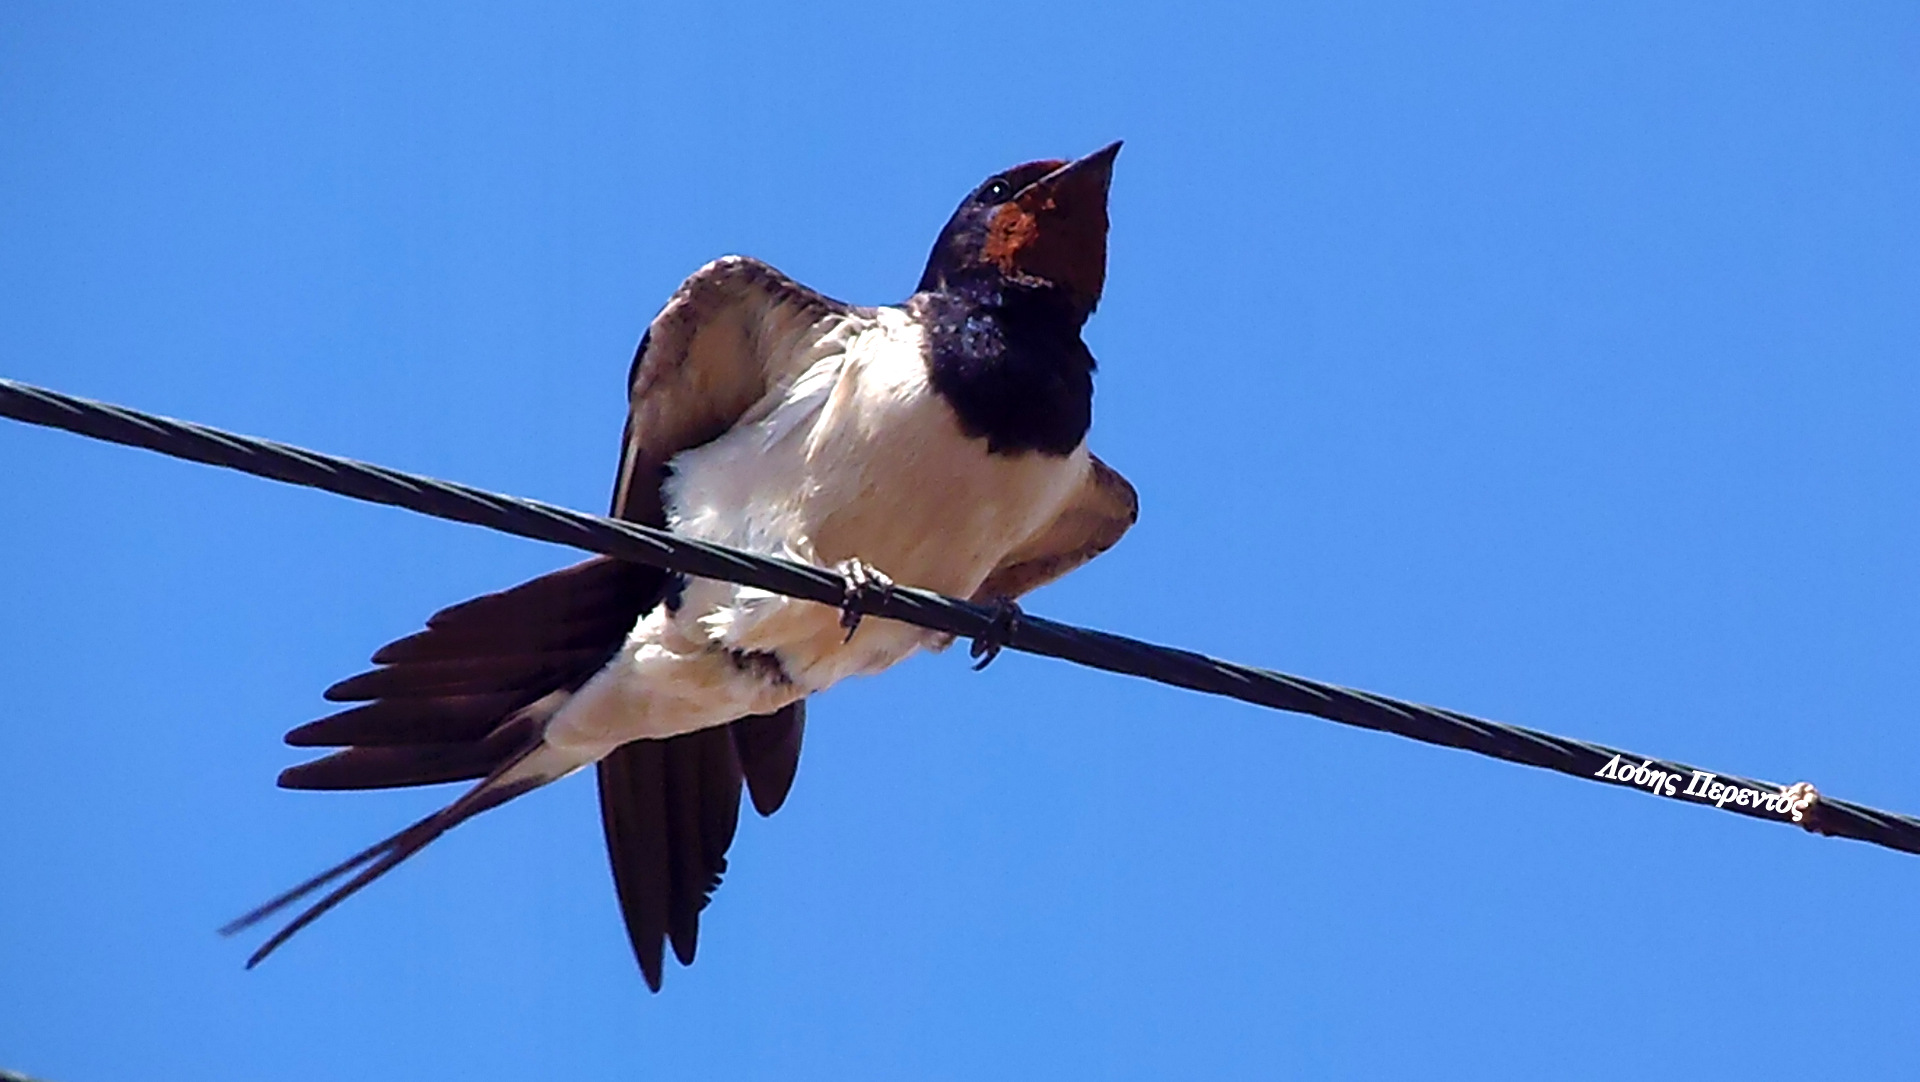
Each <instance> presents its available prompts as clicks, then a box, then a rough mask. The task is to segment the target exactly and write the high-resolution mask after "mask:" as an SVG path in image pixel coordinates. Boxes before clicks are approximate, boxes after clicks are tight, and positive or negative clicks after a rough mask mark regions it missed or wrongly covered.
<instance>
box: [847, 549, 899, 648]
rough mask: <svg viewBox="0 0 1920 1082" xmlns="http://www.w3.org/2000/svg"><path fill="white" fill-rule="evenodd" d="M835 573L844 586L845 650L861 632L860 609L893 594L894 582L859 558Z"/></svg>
mask: <svg viewBox="0 0 1920 1082" xmlns="http://www.w3.org/2000/svg"><path fill="white" fill-rule="evenodd" d="M833 569H834V570H835V571H838V572H839V573H840V580H841V582H843V583H844V584H845V589H844V592H843V593H842V594H841V596H840V626H841V627H844V628H846V629H847V637H846V638H844V639H841V640H840V643H841V645H843V646H844V645H846V644H847V643H850V642H852V641H853V633H854V632H856V631H858V630H860V617H861V612H860V606H862V605H864V604H867V603H870V602H872V601H873V600H874V599H875V598H879V597H885V596H887V595H888V594H890V593H892V592H893V580H892V579H890V578H888V577H887V576H885V575H883V574H881V573H880V570H879V569H878V568H876V567H874V566H873V565H872V564H869V563H867V562H866V561H865V560H861V559H859V558H857V557H856V558H854V559H851V560H842V561H840V562H839V563H837V564H835V565H833Z"/></svg>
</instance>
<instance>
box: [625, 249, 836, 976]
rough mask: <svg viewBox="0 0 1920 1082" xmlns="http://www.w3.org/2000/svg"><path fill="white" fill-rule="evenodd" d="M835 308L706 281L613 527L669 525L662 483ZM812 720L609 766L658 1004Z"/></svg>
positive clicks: (728, 278)
mask: <svg viewBox="0 0 1920 1082" xmlns="http://www.w3.org/2000/svg"><path fill="white" fill-rule="evenodd" d="M848 311H849V309H848V308H847V307H846V306H845V305H842V304H840V303H839V302H837V301H832V300H828V299H827V298H825V297H822V296H821V295H819V294H818V293H815V292H813V291H812V290H809V289H806V288H805V287H803V286H801V285H799V284H798V283H795V282H794V281H792V280H791V279H789V278H787V277H786V276H784V275H782V274H780V272H778V271H776V270H774V269H773V268H771V267H769V266H767V265H766V264H764V263H760V262H758V261H756V260H751V259H741V258H737V257H736V258H728V259H722V260H718V261H716V262H714V263H711V264H708V265H707V266H706V267H704V268H702V269H701V270H700V271H699V272H698V273H696V274H695V275H694V276H693V277H691V278H689V279H687V282H686V284H684V285H682V286H681V287H680V290H679V291H678V292H677V293H675V294H674V297H673V299H672V300H670V301H668V302H667V306H666V308H665V309H664V310H663V311H662V312H661V313H660V315H659V317H658V318H656V319H655V320H654V321H653V323H652V325H651V326H650V327H648V329H647V334H646V337H645V338H643V339H642V340H641V342H640V349H639V351H638V352H637V353H636V354H635V356H634V360H633V368H632V370H631V372H630V373H629V376H628V380H629V384H630V387H631V391H632V394H631V411H630V413H629V415H628V420H627V431H626V436H625V443H624V446H623V448H622V456H621V463H620V473H619V477H618V480H617V481H616V482H615V487H614V495H613V514H614V515H615V516H616V517H618V518H624V519H629V520H631V521H634V522H643V523H646V524H648V525H652V526H661V525H665V521H666V518H665V511H664V509H663V507H662V503H661V497H660V488H659V482H660V478H661V477H663V476H664V473H665V469H666V464H667V461H668V460H669V459H671V458H672V457H673V456H674V455H676V454H679V453H680V452H681V451H684V450H686V449H687V448H689V447H697V446H699V445H701V444H703V443H706V442H708V441H709V440H712V439H714V438H715V437H717V436H719V435H720V434H721V433H723V432H726V431H727V430H728V429H729V428H731V427H733V425H734V424H735V422H737V421H738V420H739V419H740V418H741V416H742V415H743V414H745V413H746V412H747V411H748V410H750V409H751V408H753V406H754V404H755V403H757V402H760V401H762V400H763V399H765V398H767V396H768V395H769V394H770V393H771V392H773V391H775V390H777V389H778V388H779V387H780V386H781V385H782V384H783V383H785V382H787V381H790V380H792V379H793V378H794V377H795V376H797V375H798V374H799V371H798V369H797V367H795V365H794V362H797V361H798V359H799V358H801V357H802V356H804V355H805V353H806V349H805V346H806V345H807V344H809V343H810V341H811V339H812V337H813V336H814V335H816V334H817V333H818V332H817V327H818V325H819V324H820V323H821V322H822V321H823V320H828V319H832V318H835V317H837V316H841V315H844V314H846V313H847V312H848ZM803 717H804V706H803V705H802V704H801V703H794V704H791V705H789V706H787V707H786V708H784V709H782V710H780V711H778V712H776V713H774V714H769V715H766V716H764V717H751V718H742V719H740V720H738V721H735V722H733V723H731V724H729V725H727V726H725V727H722V728H716V729H709V730H704V731H701V732H696V733H688V734H685V735H683V736H677V737H673V738H671V739H667V740H646V741H635V742H634V743H631V744H628V745H626V746H624V747H621V748H618V749H616V750H615V751H614V752H613V754H611V755H609V756H607V758H605V759H603V760H601V762H600V767H599V779H600V811H601V822H602V823H603V825H604V826H605V828H606V835H607V856H608V859H609V860H610V862H611V863H612V865H613V880H614V887H615V890H616V892H617V893H618V895H619V898H620V910H621V914H622V916H623V918H624V919H625V922H626V926H627V936H628V938H629V939H630V940H631V941H632V943H633V953H634V957H635V958H636V959H638V960H639V962H640V970H641V972H642V973H643V974H644V975H645V976H646V979H647V985H648V986H649V987H651V988H653V989H654V990H656V991H658V990H659V988H660V980H661V976H662V974H661V965H662V958H663V956H664V953H665V947H664V942H665V941H671V943H672V945H673V952H674V956H675V957H677V958H679V959H680V963H681V964H682V965H687V964H690V963H691V962H692V961H693V955H694V948H695V946H696V944H697V941H698V938H699V931H700V911H701V910H702V909H704V908H705V907H706V904H707V899H708V898H709V897H710V896H711V895H712V893H713V890H714V888H715V887H717V886H719V884H720V876H721V874H722V873H723V872H724V871H725V870H726V866H727V861H726V854H727V849H728V847H729V846H730V845H732V843H733V834H734V830H735V827H736V825H737V823H738V819H739V814H740V789H741V786H742V783H743V781H744V783H745V785H746V787H747V789H748V790H749V792H750V793H751V794H752V798H753V805H754V808H755V809H756V810H757V811H759V812H760V814H762V815H771V814H773V812H774V810H775V809H777V808H778V807H779V806H780V804H781V802H782V801H784V800H785V799H786V795H787V791H788V789H790V788H791V787H792V785H793V775H794V770H795V769H796V768H797V766H798V763H799V758H800V735H801V731H802V728H803V721H802V719H803Z"/></svg>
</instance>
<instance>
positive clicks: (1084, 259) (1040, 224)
mask: <svg viewBox="0 0 1920 1082" xmlns="http://www.w3.org/2000/svg"><path fill="white" fill-rule="evenodd" d="M1119 153H1120V144H1119V143H1111V144H1108V145H1107V146H1104V147H1101V148H1100V149H1099V150H1096V151H1094V152H1093V153H1091V154H1089V155H1087V156H1086V157H1084V158H1081V159H1080V160H1078V161H1072V162H1068V163H1067V164H1065V165H1063V166H1061V167H1060V168H1058V169H1055V170H1054V171H1053V172H1051V173H1048V174H1047V175H1046V176H1043V177H1041V178H1040V179H1039V180H1036V181H1034V182H1033V183H1031V184H1029V185H1027V186H1026V187H1024V188H1022V189H1020V190H1019V191H1018V192H1017V193H1015V194H1014V197H1013V198H1012V199H1009V200H1007V201H1006V202H1005V203H1003V204H1001V205H1000V207H999V208H998V209H997V210H996V211H995V212H994V216H993V218H992V220H991V222H990V224H989V226H988V231H987V242H986V245H985V246H984V248H983V250H982V254H983V255H985V257H986V258H987V259H988V260H990V261H992V262H993V263H995V264H997V265H998V266H999V267H1000V269H1001V270H1002V271H1003V272H1004V273H1006V274H1007V275H1008V276H1010V277H1032V278H1038V279H1041V280H1043V281H1047V282H1052V283H1054V284H1055V285H1059V286H1063V287H1065V288H1066V289H1067V290H1068V291H1069V293H1070V294H1071V296H1072V297H1073V299H1074V304H1075V307H1076V308H1078V309H1079V310H1080V315H1081V318H1083V319H1084V318H1086V316H1087V315H1088V314H1090V313H1092V311H1093V309H1094V306H1095V305H1097V304H1099V303H1100V290H1101V289H1102V287H1104V286H1105V285H1106V280H1107V187H1108V185H1109V184H1111V183H1112V181H1113V159H1114V157H1115V156H1116V155H1118V154H1119Z"/></svg>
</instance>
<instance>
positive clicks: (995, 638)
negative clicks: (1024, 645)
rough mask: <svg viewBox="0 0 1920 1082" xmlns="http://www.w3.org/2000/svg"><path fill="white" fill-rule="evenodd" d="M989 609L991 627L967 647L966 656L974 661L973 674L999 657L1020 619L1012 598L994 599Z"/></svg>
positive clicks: (1017, 606) (1018, 608)
mask: <svg viewBox="0 0 1920 1082" xmlns="http://www.w3.org/2000/svg"><path fill="white" fill-rule="evenodd" d="M991 607H992V609H993V626H992V627H991V628H989V629H988V630H987V633H986V634H984V635H981V636H978V637H976V638H975V639H974V640H973V643H972V645H970V646H968V647H967V656H968V657H970V658H973V659H974V663H973V671H974V672H979V671H980V670H981V669H984V668H986V667H987V666H989V665H991V664H993V659H994V658H997V657H999V656H1000V651H1001V650H1002V649H1004V648H1005V647H1006V645H1007V644H1008V643H1010V642H1012V641H1013V625H1014V624H1015V623H1017V622H1018V621H1019V619H1020V615H1021V613H1020V606H1019V605H1018V604H1017V603H1015V601H1014V600H1013V598H1010V597H996V598H994V599H993V601H992V603H991Z"/></svg>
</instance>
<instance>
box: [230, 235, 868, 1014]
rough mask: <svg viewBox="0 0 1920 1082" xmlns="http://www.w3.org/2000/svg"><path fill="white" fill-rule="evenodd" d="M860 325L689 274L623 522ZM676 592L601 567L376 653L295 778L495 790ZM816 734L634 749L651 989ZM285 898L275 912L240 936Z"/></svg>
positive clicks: (638, 397) (755, 273)
mask: <svg viewBox="0 0 1920 1082" xmlns="http://www.w3.org/2000/svg"><path fill="white" fill-rule="evenodd" d="M850 312H851V309H849V308H847V307H846V306H845V305H842V304H840V303H838V302H836V301H832V300H828V299H827V298H825V297H822V296H820V295H819V294H817V293H814V292H813V291H811V290H808V289H807V288H805V287H804V286H801V285H799V284H798V283H796V282H794V281H792V280H791V279H789V278H787V277H786V276H784V275H782V274H780V272H778V271H776V270H774V269H773V268H771V267H769V266H767V265H766V264H764V263H760V262H757V261H755V260H750V259H742V258H737V257H736V258H728V259H722V260H718V261H715V262H713V263H710V264H708V265H707V266H706V267H703V268H701V270H700V271H698V272H696V273H695V274H694V275H693V277H691V278H689V279H687V281H686V282H685V283H684V284H683V285H682V286H681V287H680V289H679V290H678V291H676V292H675V293H674V295H673V297H672V298H671V299H670V300H669V301H668V302H667V305H666V307H665V308H664V309H662V311H661V313H660V315H659V316H657V317H656V318H655V319H654V321H653V323H652V324H650V325H649V327H648V329H647V333H646V336H645V337H643V338H642V339H641V343H640V349H639V351H638V353H637V354H636V356H635V357H634V362H633V368H632V370H631V372H630V374H629V386H630V412H629V416H628V421H627V432H626V438H625V443H624V448H623V452H622V455H621V466H620V473H619V477H618V480H617V482H616V487H615V493H614V503H613V514H615V515H616V516H618V517H621V518H626V519H629V520H632V521H636V522H642V523H646V524H647V525H652V526H664V525H665V515H664V512H663V510H662V506H661V497H660V492H659V482H660V480H661V478H662V476H663V474H664V470H665V465H666V462H667V460H668V459H670V458H672V457H673V456H674V455H675V454H678V453H679V452H680V451H683V450H686V449H687V448H689V447H695V446H698V445H700V444H702V443H705V442H707V441H709V440H711V439H713V438H715V437H717V436H719V435H720V434H721V433H723V432H725V431H726V430H727V429H728V428H730V427H731V426H732V425H733V424H734V423H735V422H736V421H738V420H739V419H740V417H741V416H742V414H744V413H745V412H746V411H747V410H748V409H750V408H751V407H752V406H753V404H754V403H755V402H757V401H759V400H760V399H762V398H764V397H765V396H767V395H768V394H770V393H772V392H774V391H776V390H778V389H779V388H780V387H781V386H782V385H783V383H784V382H785V381H787V380H790V379H792V378H793V376H795V375H797V374H798V369H797V367H796V366H804V363H805V361H804V359H805V358H806V356H807V354H808V352H809V348H810V345H811V344H812V337H815V336H817V334H818V333H819V332H820V331H821V330H822V328H820V326H819V325H820V324H821V323H822V321H828V320H833V319H835V318H836V317H839V316H843V315H846V314H848V313H850ZM667 581H668V576H667V574H666V573H665V572H663V571H661V570H660V569H658V568H653V567H647V566H645V565H642V564H634V563H627V562H625V561H621V560H614V559H609V558H606V557H598V558H595V559H591V560H587V561H585V562H583V563H579V564H575V565H574V566H572V567H568V568H563V569H561V570H559V571H555V572H552V573H550V574H547V575H543V576H541V577H539V578H537V579H533V580H531V581H529V582H525V583H522V584H520V585H519V586H516V587H513V588H512V589H509V590H504V591H502V592H500V593H495V594H487V595H485V596H483V597H478V598H474V599H473V600H471V601H466V602H463V603H461V604H458V605H454V606H452V607H451V608H447V609H443V610H442V611H440V612H439V613H436V614H435V615H434V616H433V617H432V618H431V619H429V620H428V621H427V627H426V629H425V630H424V631H420V632H418V633H416V634H414V635H410V636H408V637H406V638H404V639H400V640H398V641H397V642H393V643H390V644H388V645H387V646H384V647H382V648H381V649H380V650H379V651H378V652H376V653H375V654H374V655H373V661H374V663H375V665H376V666H377V668H375V669H373V670H371V671H369V672H364V673H361V674H359V675H357V676H353V677H349V678H348V679H346V680H343V681H341V682H339V683H337V684H335V685H334V686H333V687H331V688H329V689H327V693H326V697H327V698H329V699H331V700H334V701H336V702H356V703H362V704H363V705H360V706H356V707H353V708H352V709H349V710H345V711H342V712H341V713H338V714H334V715H332V716H330V717H326V718H322V719H320V720H319V721H315V722H310V723H308V724H306V725H302V726H300V727H299V728H297V729H294V730H293V731H292V732H290V733H288V734H287V742H288V743H289V744H293V745H295V746H298V747H339V748H344V749H345V750H342V751H338V752H335V753H333V754H331V755H328V756H326V757H324V758H321V759H318V760H315V761H312V762H308V763H304V764H301V765H299V766H295V767H291V768H289V769H288V770H286V771H285V772H283V773H282V774H281V776H280V784H281V785H282V786H285V787H287V788H290V789H380V788H391V787H396V786H408V785H430V784H434V783H438V782H449V781H462V780H469V779H475V778H483V777H487V776H488V775H490V774H491V773H493V772H494V771H496V770H497V769H499V768H501V767H502V765H503V764H505V763H508V762H510V761H511V760H513V759H514V758H515V757H517V756H518V755H520V754H523V753H524V752H525V751H526V750H527V748H528V747H529V742H530V740H531V741H532V742H537V741H538V738H539V729H538V726H532V727H530V726H528V725H527V724H525V723H524V722H525V720H526V719H527V718H528V717H529V716H538V717H539V718H541V719H544V718H545V717H550V716H551V715H552V713H553V711H554V710H556V709H557V708H558V705H559V701H560V700H561V698H562V697H564V695H566V694H568V693H571V692H572V691H574V690H576V689H578V688H579V687H580V686H581V685H582V684H583V683H585V682H586V681H587V680H588V679H589V678H590V677H592V676H593V674H594V673H596V672H598V671H600V669H601V668H603V667H604V666H605V665H606V663H607V662H608V661H609V660H610V659H611V658H612V657H613V655H614V654H615V653H616V652H617V651H618V650H619V649H620V647H621V645H622V644H623V643H624V642H625V641H626V637H627V635H628V633H629V632H631V631H632V630H633V626H634V624H635V623H636V622H637V621H638V620H639V619H640V618H641V617H642V616H644V615H645V614H646V613H647V612H649V611H650V610H652V608H653V607H654V606H655V605H657V604H659V602H660V600H661V598H662V597H663V596H664V595H665V592H666V586H667ZM803 726H804V709H803V707H802V705H801V704H799V703H795V704H794V705H792V706H789V707H787V708H786V709H784V710H781V711H778V712H777V713H774V714H770V715H767V716H765V717H752V718H743V719H740V720H739V721H736V722H734V723H732V724H731V725H729V726H727V727H725V728H720V729H713V730H709V731H706V732H700V733H691V734H688V735H686V736H681V737H676V738H674V739H671V740H663V741H652V742H641V743H636V744H629V745H627V746H626V747H623V748H620V749H618V750H616V751H615V752H614V753H613V754H612V755H611V756H609V757H608V758H607V760H605V761H603V762H602V763H601V765H600V793H601V808H602V812H603V819H604V822H605V825H606V830H607V841H608V846H609V849H610V851H611V854H612V859H613V866H614V879H615V883H616V885H617V887H618V890H619V894H620V901H621V908H622V909H623V910H624V912H625V916H626V922H627V928H628V932H629V934H630V935H631V936H632V939H633V943H634V951H635V953H636V954H637V955H638V956H639V959H640V964H641V969H642V970H643V972H644V973H645V974H646V977H647V983H648V984H649V985H650V986H651V987H653V988H655V989H658V988H659V986H660V976H661V974H660V969H661V966H660V961H661V954H662V940H663V938H666V937H669V936H670V937H671V939H672V941H673V946H674V953H675V954H676V955H677V956H679V958H680V959H681V960H682V962H688V961H691V960H692V958H693V951H694V942H695V935H696V932H697V927H698V914H699V911H700V909H701V907H702V906H704V905H705V904H706V898H707V896H708V894H710V893H711V891H712V889H713V887H714V886H715V885H716V884H717V883H718V882H719V876H720V872H721V871H722V870H723V869H724V868H725V866H726V861H725V854H726V851H727V847H728V846H729V845H730V844H731V842H732V840H733V832H734V826H735V821H736V815H737V812H738V806H739V799H740V789H741V786H742V782H743V781H744V783H745V787H746V789H747V790H748V793H749V795H750V796H751V798H752V800H753V804H754V807H755V809H757V810H758V811H759V812H760V813H761V814H762V815H771V814H773V812H774V811H775V810H776V809H778V808H779V806H780V804H781V802H782V801H783V800H785V799H786V794H787V791H788V789H789V788H790V787H791V785H792V784H793V775H794V770H795V768H796V766H797V765H798V762H799V755H800V737H801V732H802V729H803ZM410 829H412V828H410ZM404 833H405V832H403V834H404ZM423 836H424V835H423ZM433 836H436V837H437V836H438V835H437V834H434V835H433ZM409 837H411V836H409ZM422 844H424V843H422ZM417 848H418V846H412V847H409V848H407V850H406V851H407V852H413V851H416V850H417ZM397 862H398V861H397V860H394V861H392V862H390V863H387V864H383V865H382V866H381V871H384V870H385V869H386V868H388V867H391V866H392V863H397ZM293 896H294V897H298V896H299V895H298V894H294V895H293ZM287 900H288V901H290V900H291V898H289V899H287ZM285 904H286V901H277V903H270V904H269V906H265V907H262V909H261V910H258V911H256V913H255V914H250V915H249V918H246V919H243V922H236V927H237V926H240V925H241V924H243V923H250V922H251V921H252V920H257V919H259V918H260V917H262V916H265V915H268V914H270V913H272V912H274V911H277V910H278V909H279V908H281V907H283V906H284V905H285Z"/></svg>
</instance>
